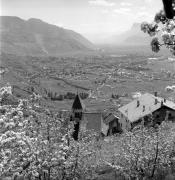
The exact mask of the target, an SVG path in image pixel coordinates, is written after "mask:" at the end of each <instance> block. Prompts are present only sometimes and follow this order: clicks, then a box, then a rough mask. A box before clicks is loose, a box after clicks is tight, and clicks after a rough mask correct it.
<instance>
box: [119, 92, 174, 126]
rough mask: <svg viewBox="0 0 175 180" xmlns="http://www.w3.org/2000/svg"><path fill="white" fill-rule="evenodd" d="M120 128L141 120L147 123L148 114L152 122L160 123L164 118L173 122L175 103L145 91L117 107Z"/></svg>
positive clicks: (134, 124) (135, 123) (133, 124)
mask: <svg viewBox="0 0 175 180" xmlns="http://www.w3.org/2000/svg"><path fill="white" fill-rule="evenodd" d="M118 111H119V114H120V124H121V127H122V129H131V128H133V127H134V126H136V125H137V124H139V123H140V122H141V121H143V120H144V124H145V125H146V124H149V120H150V116H151V117H152V120H153V123H157V124H160V123H161V122H162V121H164V120H170V121H174V122H175V103H174V102H172V101H169V100H166V99H164V98H162V97H158V96H157V93H155V95H152V94H149V93H145V94H143V95H142V96H140V97H139V98H137V99H135V100H133V101H132V102H130V103H129V104H126V105H124V106H122V107H120V108H119V109H118Z"/></svg>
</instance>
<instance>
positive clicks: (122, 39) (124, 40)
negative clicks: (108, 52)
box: [107, 23, 151, 46]
mask: <svg viewBox="0 0 175 180" xmlns="http://www.w3.org/2000/svg"><path fill="white" fill-rule="evenodd" d="M140 25H141V24H140V23H134V24H133V25H132V27H131V28H130V29H129V30H128V31H126V32H123V33H122V34H120V35H114V36H112V37H110V38H109V39H108V40H107V42H108V43H109V44H122V45H148V46H149V45H150V41H151V38H150V37H149V36H148V35H147V34H145V33H143V32H142V31H141V28H140Z"/></svg>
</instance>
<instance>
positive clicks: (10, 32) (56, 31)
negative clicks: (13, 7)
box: [0, 16, 94, 55]
mask: <svg viewBox="0 0 175 180" xmlns="http://www.w3.org/2000/svg"><path fill="white" fill-rule="evenodd" d="M0 33H1V51H2V52H3V53H9V54H18V55H57V54H59V53H64V52H75V51H87V50H92V49H94V45H93V44H92V43H91V42H89V41H88V40H87V39H85V38H84V37H83V36H82V35H80V34H78V33H76V32H74V31H71V30H67V29H64V28H60V27H57V26H55V25H51V24H48V23H46V22H44V21H42V20H39V19H33V18H32V19H29V20H27V21H25V20H23V19H20V18H18V17H11V16H1V17H0Z"/></svg>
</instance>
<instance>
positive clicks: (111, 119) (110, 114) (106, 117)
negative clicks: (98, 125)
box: [103, 113, 119, 124]
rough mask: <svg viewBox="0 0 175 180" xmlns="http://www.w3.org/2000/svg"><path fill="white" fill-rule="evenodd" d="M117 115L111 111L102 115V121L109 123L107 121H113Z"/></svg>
mask: <svg viewBox="0 0 175 180" xmlns="http://www.w3.org/2000/svg"><path fill="white" fill-rule="evenodd" d="M118 118H119V117H118V116H116V115H115V114H113V113H109V114H108V115H106V116H105V117H104V120H103V121H104V123H105V124H109V122H111V121H113V120H114V119H118Z"/></svg>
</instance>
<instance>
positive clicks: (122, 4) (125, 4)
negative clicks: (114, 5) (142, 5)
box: [120, 2, 132, 6]
mask: <svg viewBox="0 0 175 180" xmlns="http://www.w3.org/2000/svg"><path fill="white" fill-rule="evenodd" d="M120 5H121V6H132V4H131V3H129V2H121V3H120Z"/></svg>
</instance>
